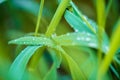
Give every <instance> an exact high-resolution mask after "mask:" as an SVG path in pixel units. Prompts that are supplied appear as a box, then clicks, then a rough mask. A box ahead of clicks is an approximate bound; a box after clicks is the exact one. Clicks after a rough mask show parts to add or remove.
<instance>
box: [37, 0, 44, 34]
mask: <svg viewBox="0 0 120 80" xmlns="http://www.w3.org/2000/svg"><path fill="white" fill-rule="evenodd" d="M43 6H44V0H41V4H40V8H39V13H38V19H37V24H36V29H35V36H37V33H38V30H39V26H40V19H41V16H42V11H43Z"/></svg>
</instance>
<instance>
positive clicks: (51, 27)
mask: <svg viewBox="0 0 120 80" xmlns="http://www.w3.org/2000/svg"><path fill="white" fill-rule="evenodd" d="M69 2H70V0H61V2H60V4H59V6H58V8H57V10H56V12H55V15H54V16H53V18H52V21H51V22H50V24H49V26H48V29H47V32H46V36H48V37H49V36H51V35H52V34H53V32H54V31H55V29H56V27H57V25H58V23H59V22H60V20H61V18H62V16H63V13H64V11H65V9H66V8H67V6H68V4H69Z"/></svg>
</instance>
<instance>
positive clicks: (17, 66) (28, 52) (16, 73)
mask: <svg viewBox="0 0 120 80" xmlns="http://www.w3.org/2000/svg"><path fill="white" fill-rule="evenodd" d="M39 47H40V46H28V47H27V48H25V49H24V50H23V51H22V52H21V53H20V54H19V55H18V56H17V58H16V59H15V61H14V62H13V64H12V65H11V67H10V70H9V75H10V76H11V77H12V80H21V79H22V76H23V74H24V71H25V68H26V66H27V63H28V61H29V60H30V58H31V56H32V55H33V54H34V52H35V51H36V50H37V49H38V48H39Z"/></svg>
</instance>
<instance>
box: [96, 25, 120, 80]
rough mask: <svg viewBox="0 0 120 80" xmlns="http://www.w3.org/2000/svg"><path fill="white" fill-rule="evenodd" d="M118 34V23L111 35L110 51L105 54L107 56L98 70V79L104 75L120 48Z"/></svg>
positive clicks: (119, 30)
mask: <svg viewBox="0 0 120 80" xmlns="http://www.w3.org/2000/svg"><path fill="white" fill-rule="evenodd" d="M119 32H120V23H119V25H118V27H117V29H116V31H115V32H114V34H113V36H112V38H111V43H110V49H109V51H108V52H107V55H106V56H105V58H104V60H103V63H102V64H101V66H100V68H99V71H98V79H101V78H102V77H103V76H104V74H105V73H106V72H107V70H108V68H109V66H110V64H111V61H112V60H113V57H114V55H115V53H116V51H117V50H118V48H119V47H120V35H119Z"/></svg>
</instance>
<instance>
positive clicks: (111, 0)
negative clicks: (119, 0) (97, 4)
mask: <svg viewBox="0 0 120 80" xmlns="http://www.w3.org/2000/svg"><path fill="white" fill-rule="evenodd" d="M112 2H113V0H109V3H108V6H107V8H106V17H107V16H108V13H109V11H110V7H111V5H112Z"/></svg>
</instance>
